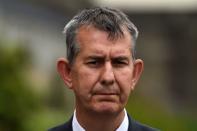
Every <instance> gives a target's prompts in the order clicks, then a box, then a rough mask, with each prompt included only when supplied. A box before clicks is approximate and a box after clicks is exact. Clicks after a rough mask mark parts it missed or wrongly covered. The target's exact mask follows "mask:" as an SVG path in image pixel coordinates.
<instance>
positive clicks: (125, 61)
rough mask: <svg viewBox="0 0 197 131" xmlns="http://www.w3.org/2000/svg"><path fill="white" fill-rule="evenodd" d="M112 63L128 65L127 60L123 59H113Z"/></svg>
mask: <svg viewBox="0 0 197 131" xmlns="http://www.w3.org/2000/svg"><path fill="white" fill-rule="evenodd" d="M112 64H113V66H114V67H124V66H127V65H129V61H127V60H123V59H115V60H114V61H113V63H112Z"/></svg>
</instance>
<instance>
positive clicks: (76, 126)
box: [72, 109, 129, 131]
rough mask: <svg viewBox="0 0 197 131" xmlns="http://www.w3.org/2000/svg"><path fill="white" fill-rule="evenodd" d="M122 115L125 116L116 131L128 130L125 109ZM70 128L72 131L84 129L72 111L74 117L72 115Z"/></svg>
mask: <svg viewBox="0 0 197 131" xmlns="http://www.w3.org/2000/svg"><path fill="white" fill-rule="evenodd" d="M124 114H125V115H124V119H123V121H122V123H121V124H120V126H119V127H118V129H116V131H127V130H128V127H129V119H128V116H127V112H126V110H125V109H124ZM72 128H73V131H85V129H84V128H83V127H82V126H81V125H80V124H79V122H78V121H77V117H76V110H75V111H74V115H73V120H72Z"/></svg>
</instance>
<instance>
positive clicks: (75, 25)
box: [63, 7, 138, 65]
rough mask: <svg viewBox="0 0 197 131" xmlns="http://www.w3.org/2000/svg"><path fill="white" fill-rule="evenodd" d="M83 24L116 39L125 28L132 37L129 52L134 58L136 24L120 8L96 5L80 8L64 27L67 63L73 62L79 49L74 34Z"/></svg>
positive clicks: (136, 34)
mask: <svg viewBox="0 0 197 131" xmlns="http://www.w3.org/2000/svg"><path fill="white" fill-rule="evenodd" d="M83 25H85V26H89V25H91V26H93V27H95V28H97V29H99V30H102V31H105V32H107V33H108V38H109V39H118V38H120V37H122V36H124V33H123V28H126V29H127V30H128V31H129V33H130V34H131V37H132V38H133V42H132V43H133V44H132V43H131V52H132V57H133V59H135V45H136V40H137V37H138V30H137V28H136V26H135V25H134V24H133V23H132V22H131V21H130V20H129V19H128V17H127V16H126V15H125V14H124V13H123V12H122V11H120V10H116V9H111V8H107V7H96V8H92V9H84V10H82V11H81V12H79V13H78V14H77V15H76V16H74V17H73V18H72V19H71V20H70V21H69V22H68V23H67V25H66V26H65V28H64V31H63V32H64V33H65V35H66V45H67V59H68V61H69V64H71V65H72V64H73V62H74V60H75V58H76V56H77V54H78V52H79V50H80V47H79V44H77V41H76V35H77V31H78V29H79V28H80V27H81V26H83Z"/></svg>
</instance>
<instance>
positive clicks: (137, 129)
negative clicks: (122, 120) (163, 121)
mask: <svg viewBox="0 0 197 131" xmlns="http://www.w3.org/2000/svg"><path fill="white" fill-rule="evenodd" d="M128 131H160V130H158V129H156V128H152V127H150V126H148V125H145V124H141V123H139V122H137V121H135V120H132V118H131V117H129V130H128Z"/></svg>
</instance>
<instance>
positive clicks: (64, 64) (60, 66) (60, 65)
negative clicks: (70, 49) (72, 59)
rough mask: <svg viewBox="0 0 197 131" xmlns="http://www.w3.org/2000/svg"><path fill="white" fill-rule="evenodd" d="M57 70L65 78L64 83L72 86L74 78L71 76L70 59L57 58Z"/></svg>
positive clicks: (69, 86)
mask: <svg viewBox="0 0 197 131" xmlns="http://www.w3.org/2000/svg"><path fill="white" fill-rule="evenodd" d="M57 70H58V73H59V74H60V76H61V78H62V79H63V81H64V83H65V84H66V85H67V86H68V88H70V89H71V88H72V78H71V69H70V66H69V63H68V61H67V60H66V59H65V58H59V59H58V60H57Z"/></svg>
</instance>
